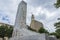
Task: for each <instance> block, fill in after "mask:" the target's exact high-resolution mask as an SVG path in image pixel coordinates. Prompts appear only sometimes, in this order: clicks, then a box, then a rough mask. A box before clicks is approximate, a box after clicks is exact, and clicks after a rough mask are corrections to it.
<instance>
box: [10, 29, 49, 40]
mask: <svg viewBox="0 0 60 40" xmlns="http://www.w3.org/2000/svg"><path fill="white" fill-rule="evenodd" d="M15 32H16V34H14V35H13V36H12V38H10V39H9V40H49V38H48V35H47V34H45V33H43V34H40V33H36V32H33V31H30V30H28V29H26V28H22V29H16V30H15Z"/></svg>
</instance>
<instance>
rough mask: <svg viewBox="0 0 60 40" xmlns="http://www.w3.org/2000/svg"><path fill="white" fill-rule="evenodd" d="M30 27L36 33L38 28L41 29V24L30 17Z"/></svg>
mask: <svg viewBox="0 0 60 40" xmlns="http://www.w3.org/2000/svg"><path fill="white" fill-rule="evenodd" d="M30 27H31V28H32V29H34V30H36V31H38V30H39V29H40V27H43V24H42V23H41V22H39V21H36V20H35V19H34V15H32V17H31V24H30Z"/></svg>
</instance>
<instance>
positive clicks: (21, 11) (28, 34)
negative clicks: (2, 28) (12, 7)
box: [9, 0, 48, 40]
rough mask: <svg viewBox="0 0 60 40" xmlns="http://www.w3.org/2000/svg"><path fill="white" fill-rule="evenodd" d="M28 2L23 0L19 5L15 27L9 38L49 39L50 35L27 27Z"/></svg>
mask: <svg viewBox="0 0 60 40" xmlns="http://www.w3.org/2000/svg"><path fill="white" fill-rule="evenodd" d="M26 12H27V3H26V2H24V1H23V0H22V1H21V3H20V4H19V5H18V11H17V15H16V19H15V25H14V26H15V27H14V31H13V35H12V38H10V39H9V40H47V39H48V38H46V37H48V36H46V35H45V34H39V33H36V32H33V31H30V30H28V29H27V26H26Z"/></svg>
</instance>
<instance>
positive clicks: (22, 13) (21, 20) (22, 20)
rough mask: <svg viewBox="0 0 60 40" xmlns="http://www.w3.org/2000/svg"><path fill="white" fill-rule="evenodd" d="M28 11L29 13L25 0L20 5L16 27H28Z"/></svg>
mask: <svg viewBox="0 0 60 40" xmlns="http://www.w3.org/2000/svg"><path fill="white" fill-rule="evenodd" d="M26 13H27V3H26V2H24V1H23V0H22V1H21V3H20V4H19V5H18V10H17V15H16V19H15V27H18V28H26Z"/></svg>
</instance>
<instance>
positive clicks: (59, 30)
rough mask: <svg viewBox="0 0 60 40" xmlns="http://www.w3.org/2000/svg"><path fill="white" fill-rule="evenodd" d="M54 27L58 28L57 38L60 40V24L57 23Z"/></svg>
mask: <svg viewBox="0 0 60 40" xmlns="http://www.w3.org/2000/svg"><path fill="white" fill-rule="evenodd" d="M54 26H55V27H56V31H55V32H56V37H57V38H60V22H57V23H55V24H54Z"/></svg>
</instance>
